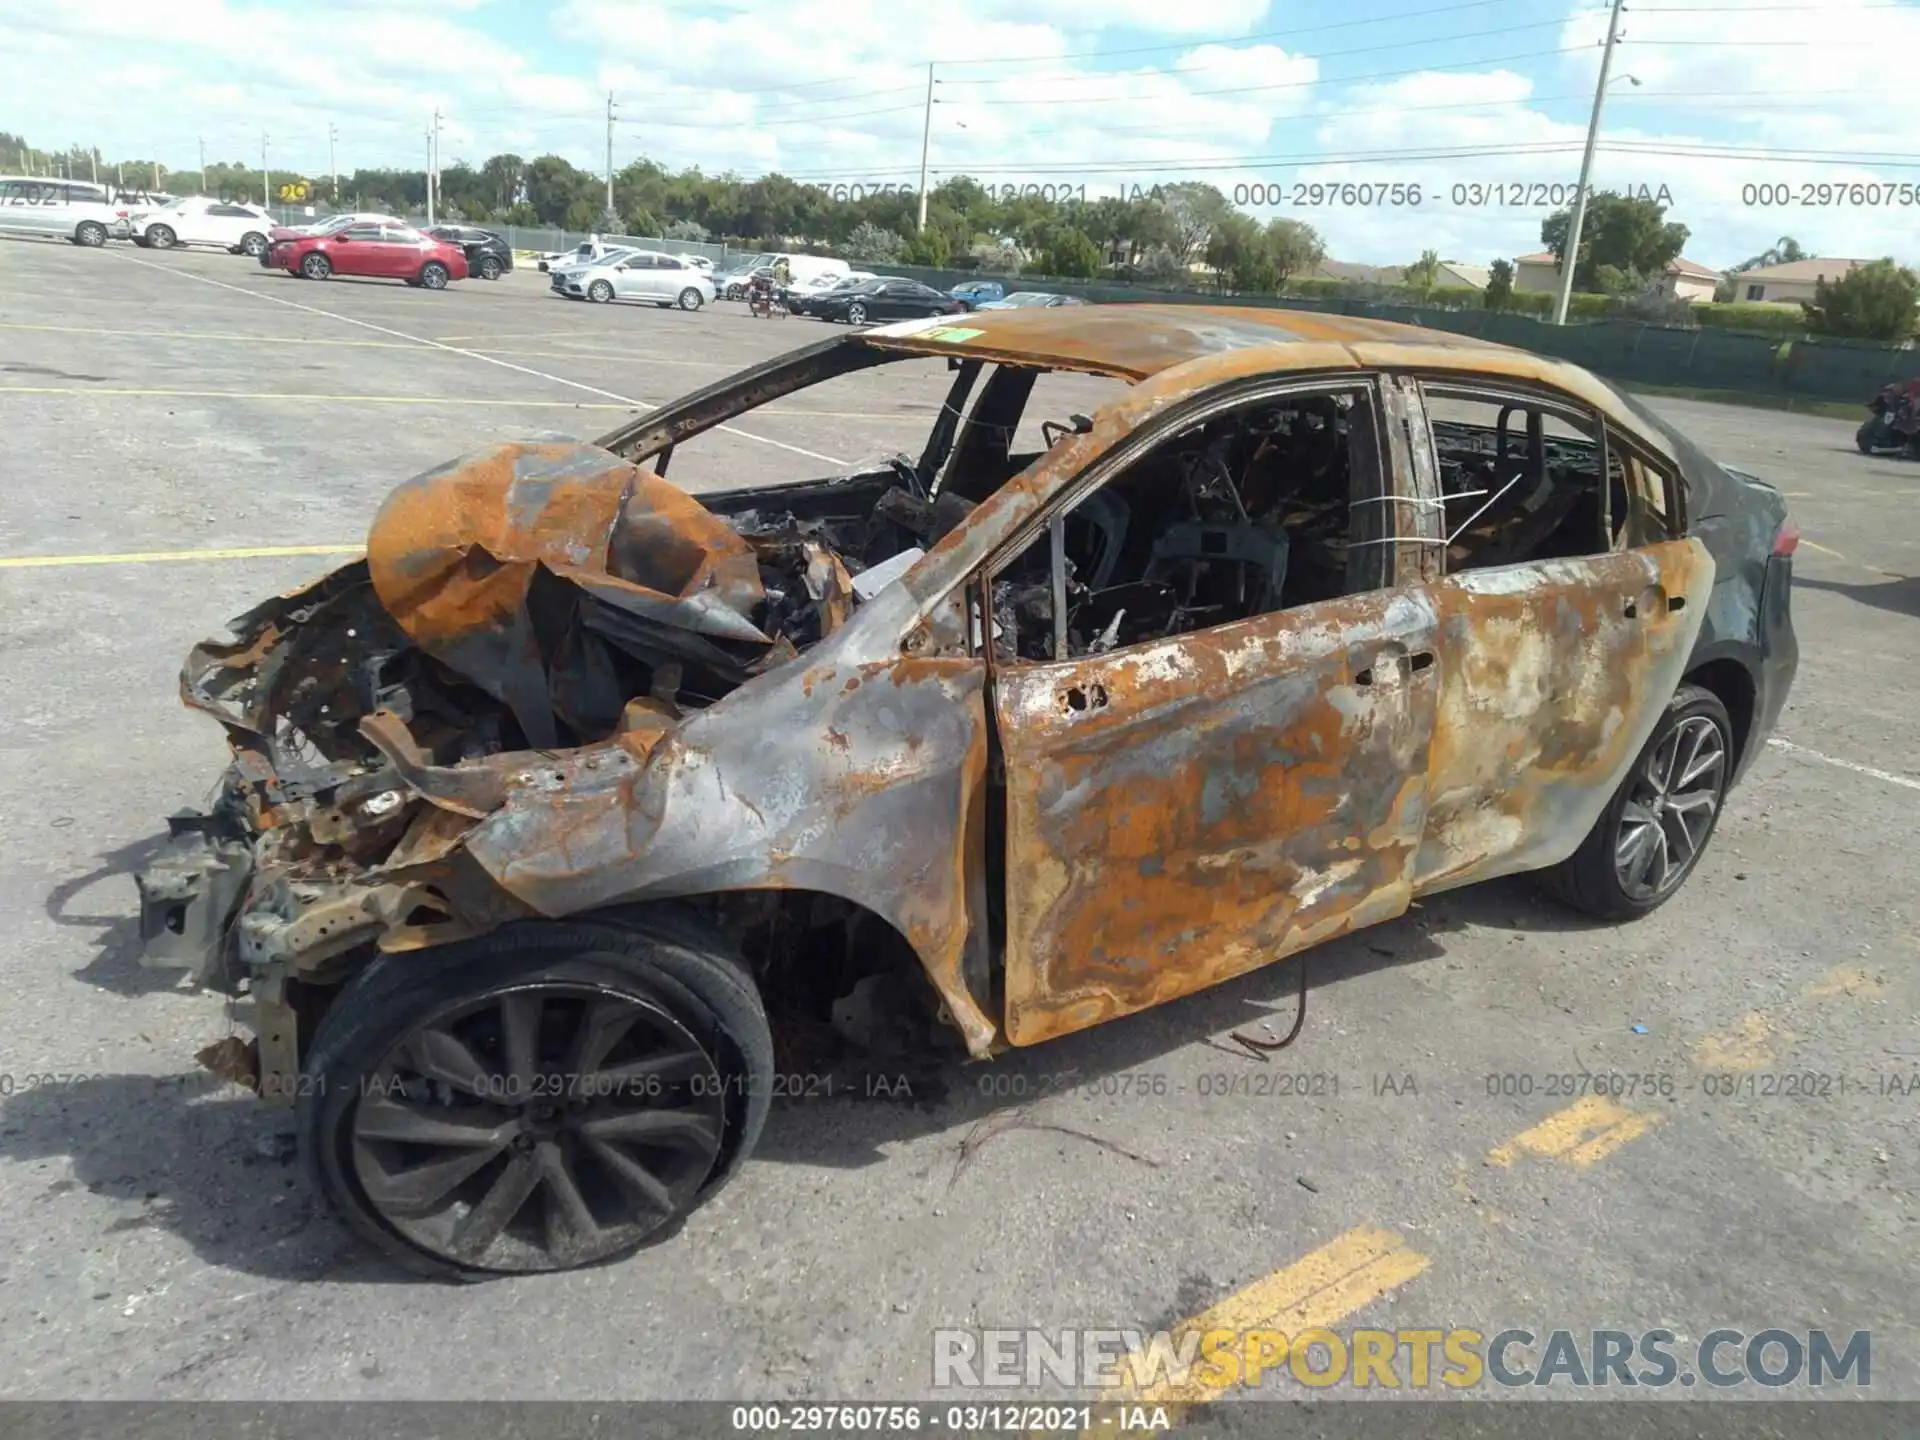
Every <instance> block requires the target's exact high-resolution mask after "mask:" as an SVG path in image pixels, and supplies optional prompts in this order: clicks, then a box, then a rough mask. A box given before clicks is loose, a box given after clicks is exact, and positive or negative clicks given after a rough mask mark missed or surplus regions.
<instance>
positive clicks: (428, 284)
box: [420, 260, 453, 290]
mask: <svg viewBox="0 0 1920 1440" xmlns="http://www.w3.org/2000/svg"><path fill="white" fill-rule="evenodd" d="M452 278H453V277H452V276H451V275H450V274H449V273H448V272H447V267H446V266H444V265H442V264H441V263H440V262H439V261H438V260H429V261H428V262H427V263H426V264H424V265H422V266H421V267H420V288H421V289H422V290H444V289H446V288H447V281H449V280H450V279H452Z"/></svg>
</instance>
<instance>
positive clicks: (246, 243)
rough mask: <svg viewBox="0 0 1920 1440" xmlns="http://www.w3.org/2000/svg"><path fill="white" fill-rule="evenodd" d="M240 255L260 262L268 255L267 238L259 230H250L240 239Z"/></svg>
mask: <svg viewBox="0 0 1920 1440" xmlns="http://www.w3.org/2000/svg"><path fill="white" fill-rule="evenodd" d="M240 253H241V254H242V255H247V256H251V257H252V258H253V259H255V260H258V259H259V258H260V257H261V256H262V255H264V254H266V253H267V237H266V236H264V235H262V234H261V233H260V232H259V231H258V230H249V231H248V232H247V233H246V234H245V235H242V236H241V237H240Z"/></svg>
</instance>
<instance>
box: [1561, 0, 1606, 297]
mask: <svg viewBox="0 0 1920 1440" xmlns="http://www.w3.org/2000/svg"><path fill="white" fill-rule="evenodd" d="M1622 7H1623V0H1613V13H1612V15H1610V16H1609V17H1608V19H1607V45H1606V48H1605V49H1604V50H1602V51H1601V52H1600V83H1599V84H1597V85H1595V86H1594V87H1593V118H1592V119H1591V120H1589V121H1588V122H1587V150H1586V154H1584V155H1583V156H1582V157H1581V159H1580V188H1579V189H1577V190H1575V191H1574V192H1573V215H1572V216H1571V217H1570V218H1569V220H1568V222H1567V248H1566V249H1565V251H1563V252H1562V254H1561V257H1560V298H1559V299H1558V300H1557V301H1555V302H1554V307H1553V323H1554V324H1556V325H1564V324H1566V323H1567V306H1568V304H1569V303H1570V302H1571V301H1572V299H1573V272H1574V270H1575V269H1576V268H1578V266H1579V264H1580V229H1581V227H1582V226H1583V225H1584V224H1586V220H1587V181H1588V178H1589V177H1590V176H1591V175H1592V174H1593V150H1594V146H1595V144H1596V143H1597V142H1598V141H1599V139H1600V111H1601V108H1602V107H1603V106H1604V105H1605V104H1606V103H1607V76H1608V73H1609V72H1610V71H1611V70H1612V69H1613V47H1614V45H1615V44H1616V43H1617V41H1618V39H1619V35H1620V11H1621V9H1622Z"/></svg>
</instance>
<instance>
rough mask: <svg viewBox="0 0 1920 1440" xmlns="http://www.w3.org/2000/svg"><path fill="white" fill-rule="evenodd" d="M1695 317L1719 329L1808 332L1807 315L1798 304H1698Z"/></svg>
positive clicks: (1776, 333)
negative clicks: (1792, 305)
mask: <svg viewBox="0 0 1920 1440" xmlns="http://www.w3.org/2000/svg"><path fill="white" fill-rule="evenodd" d="M1693 314H1694V318H1695V319H1696V320H1698V321H1699V322H1700V323H1701V324H1702V325H1711V326H1713V327H1714V328H1715V329H1718V330H1747V331H1751V332H1753V333H1755V334H1759V335H1804V334H1806V333H1807V314H1806V311H1804V310H1802V309H1801V308H1800V307H1799V306H1798V305H1795V306H1794V307H1792V308H1791V309H1787V308H1784V307H1782V306H1779V305H1760V304H1754V303H1751V302H1745V303H1743V302H1739V301H1735V302H1733V303H1730V304H1725V305H1696V306H1694V307H1693Z"/></svg>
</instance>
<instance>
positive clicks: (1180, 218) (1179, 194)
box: [1160, 180, 1238, 267]
mask: <svg viewBox="0 0 1920 1440" xmlns="http://www.w3.org/2000/svg"><path fill="white" fill-rule="evenodd" d="M1160 204H1161V206H1162V208H1163V209H1164V210H1165V212H1166V216H1167V220H1168V224H1169V234H1168V236H1167V248H1168V249H1170V250H1172V251H1173V254H1174V257H1175V258H1176V259H1177V260H1179V262H1180V264H1181V265H1182V266H1183V267H1184V266H1187V265H1191V264H1192V263H1193V262H1194V261H1195V260H1197V259H1199V258H1200V257H1201V256H1202V255H1204V254H1206V251H1207V245H1208V243H1209V242H1210V241H1211V240H1212V239H1213V231H1214V227H1215V226H1216V225H1218V224H1219V223H1220V222H1221V221H1222V220H1224V219H1226V218H1227V216H1229V215H1233V214H1237V213H1238V212H1237V211H1235V210H1234V208H1233V206H1232V205H1230V204H1228V203H1227V197H1226V196H1224V195H1222V194H1221V193H1220V192H1219V191H1218V190H1216V189H1214V188H1213V186H1211V185H1208V184H1205V183H1203V182H1202V181H1199V180H1182V181H1181V182H1180V183H1179V184H1177V185H1167V186H1164V187H1162V189H1161V191H1160Z"/></svg>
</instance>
